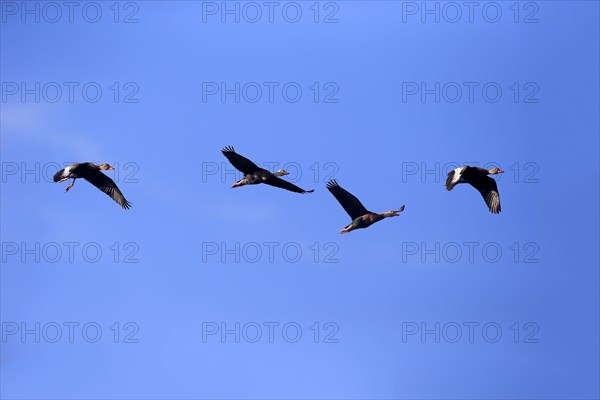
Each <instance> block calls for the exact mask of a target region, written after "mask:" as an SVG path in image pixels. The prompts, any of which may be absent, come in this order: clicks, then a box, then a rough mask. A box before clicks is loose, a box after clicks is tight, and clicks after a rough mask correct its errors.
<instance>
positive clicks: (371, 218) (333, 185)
mask: <svg viewBox="0 0 600 400" xmlns="http://www.w3.org/2000/svg"><path fill="white" fill-rule="evenodd" d="M327 189H328V190H329V191H330V192H331V194H332V195H333V197H335V198H336V200H337V201H338V202H339V203H340V204H341V205H342V207H344V210H346V212H347V213H348V215H350V218H352V222H351V223H350V225H348V226H346V227H345V228H344V229H342V230H341V231H340V233H348V232H350V231H353V230H354V229H361V228H367V227H369V226H371V225H373V224H374V223H375V222H378V221H381V220H382V219H384V218H388V217H397V216H399V214H398V213H400V212H402V211H404V206H402V207H400V208H399V209H397V210H390V211H386V212H384V213H380V214H377V213H374V212H371V211H368V210H367V209H366V208H365V206H363V205H362V203H361V202H360V201H359V200H358V199H357V198H356V197H355V196H354V195H352V194H351V193H350V192H348V191H347V190H345V189H343V188H342V187H341V186H340V185H338V183H337V181H336V180H335V179H332V180H330V181H329V182H327Z"/></svg>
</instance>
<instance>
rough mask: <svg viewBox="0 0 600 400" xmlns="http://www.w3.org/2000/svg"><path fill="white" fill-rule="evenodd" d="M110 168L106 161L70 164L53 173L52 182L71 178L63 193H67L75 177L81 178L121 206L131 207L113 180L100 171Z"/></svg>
mask: <svg viewBox="0 0 600 400" xmlns="http://www.w3.org/2000/svg"><path fill="white" fill-rule="evenodd" d="M111 169H114V168H113V167H111V166H110V165H109V164H106V163H105V164H101V165H96V164H94V163H91V162H84V163H80V164H72V165H70V166H68V167H67V168H64V169H61V170H60V171H58V172H57V173H56V174H54V182H64V181H66V180H67V179H73V182H71V183H69V186H67V189H66V190H65V193H67V192H68V191H69V189H71V188H72V187H73V185H74V184H75V179H77V178H83V179H85V180H86V181H88V182H89V183H91V184H92V185H94V186H96V187H97V188H98V189H100V190H102V191H103V192H104V193H106V194H107V195H109V196H110V197H111V198H112V199H113V200H114V201H116V202H117V203H118V204H119V205H120V206H121V207H123V208H124V209H128V208H129V207H131V203H130V202H128V201H127V200H126V199H125V196H123V193H121V191H120V190H119V188H118V187H117V185H116V184H115V182H114V181H113V180H112V179H110V178H109V177H108V176H106V175H104V174H103V173H102V172H100V171H102V170H103V171H106V170H111Z"/></svg>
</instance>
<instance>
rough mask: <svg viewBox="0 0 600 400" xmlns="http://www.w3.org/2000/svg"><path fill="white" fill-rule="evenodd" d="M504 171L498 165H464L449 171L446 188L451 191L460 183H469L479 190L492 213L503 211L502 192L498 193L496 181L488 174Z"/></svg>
mask: <svg viewBox="0 0 600 400" xmlns="http://www.w3.org/2000/svg"><path fill="white" fill-rule="evenodd" d="M502 173H504V171H502V170H501V169H500V168H498V167H494V168H492V169H490V170H487V169H485V168H479V167H470V166H468V165H463V166H462V167H458V168H456V169H454V170H452V171H450V172H449V173H448V178H447V179H446V190H448V191H450V190H452V188H454V186H456V185H458V184H459V183H468V184H470V185H471V186H473V187H474V188H475V189H477V190H479V193H481V196H482V197H483V200H484V201H485V204H486V205H487V206H488V208H489V209H490V212H491V213H492V214H498V213H500V211H501V208H500V194H499V193H498V185H497V184H496V181H495V180H494V179H493V178H491V177H489V176H488V175H497V174H502Z"/></svg>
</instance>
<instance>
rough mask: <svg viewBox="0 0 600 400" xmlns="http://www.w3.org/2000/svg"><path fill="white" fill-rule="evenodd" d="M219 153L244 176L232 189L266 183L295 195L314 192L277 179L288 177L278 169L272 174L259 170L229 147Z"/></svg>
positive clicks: (285, 172)
mask: <svg viewBox="0 0 600 400" xmlns="http://www.w3.org/2000/svg"><path fill="white" fill-rule="evenodd" d="M221 151H222V152H223V155H224V156H225V157H227V159H228V160H229V162H230V163H231V165H233V166H234V167H235V168H236V169H237V170H238V171H240V172H241V173H243V174H244V177H243V178H242V179H240V180H239V181H237V182H236V183H234V184H233V185H231V187H232V188H236V187H240V186H244V185H257V184H259V183H266V184H267V185H271V186H275V187H278V188H281V189H286V190H289V191H292V192H295V193H302V194H304V193H312V192H314V190H304V189H302V188H299V187H298V186H296V185H294V184H293V183H290V182H288V181H284V180H283V179H280V178H279V177H280V176H284V175H288V174H289V172H287V171H284V170H282V169H280V170H279V171H276V172H273V173H272V172H270V171H268V170H266V169H264V168H260V167H259V166H258V165H256V164H254V163H253V162H252V161H250V160H248V159H247V158H246V157H244V156H241V155H239V154H238V153H236V152H235V150H234V149H233V147H231V146H228V147H225V148H224V149H223V150H221Z"/></svg>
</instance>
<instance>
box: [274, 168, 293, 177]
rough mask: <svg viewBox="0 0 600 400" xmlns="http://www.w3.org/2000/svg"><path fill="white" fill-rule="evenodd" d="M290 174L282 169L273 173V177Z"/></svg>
mask: <svg viewBox="0 0 600 400" xmlns="http://www.w3.org/2000/svg"><path fill="white" fill-rule="evenodd" d="M289 174H290V173H289V172H287V171H286V170H284V169H280V170H278V171H275V172H273V175H275V176H284V175H289Z"/></svg>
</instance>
